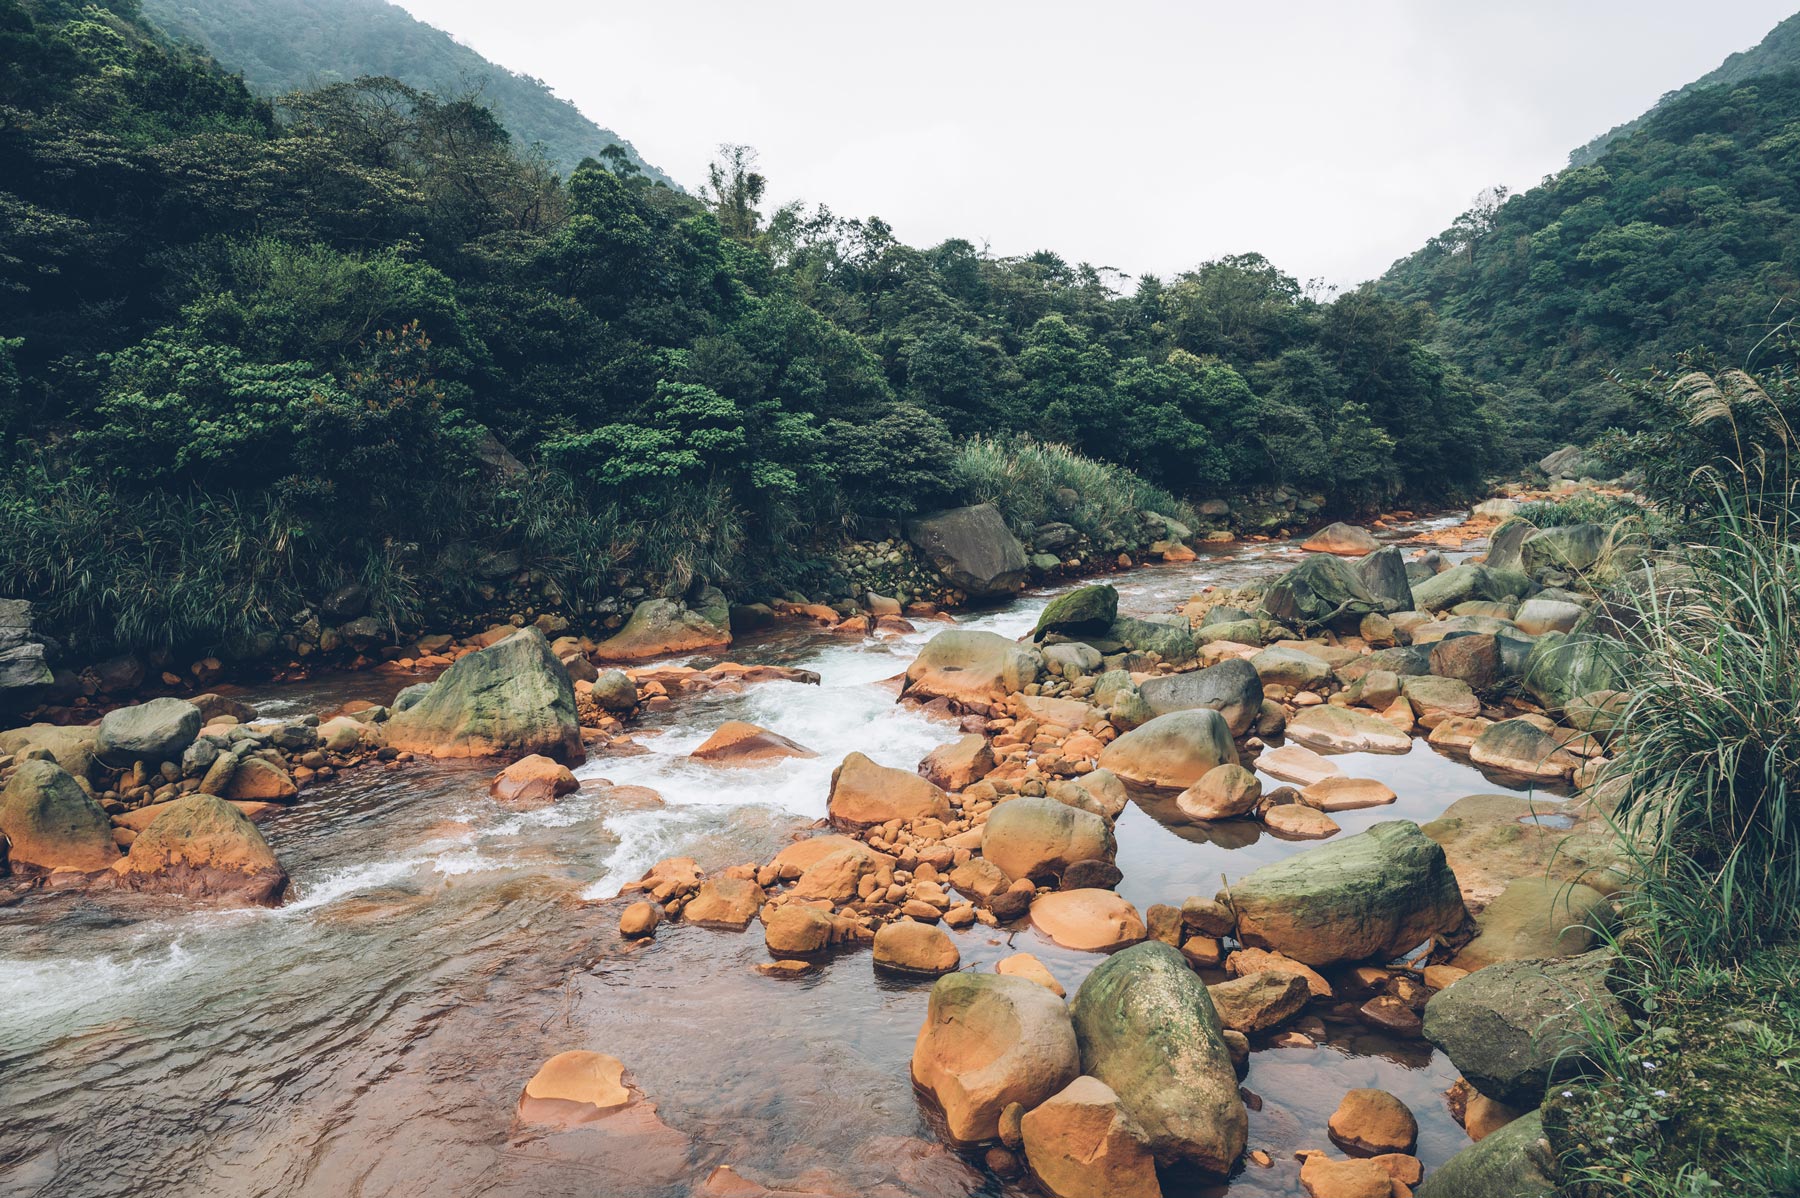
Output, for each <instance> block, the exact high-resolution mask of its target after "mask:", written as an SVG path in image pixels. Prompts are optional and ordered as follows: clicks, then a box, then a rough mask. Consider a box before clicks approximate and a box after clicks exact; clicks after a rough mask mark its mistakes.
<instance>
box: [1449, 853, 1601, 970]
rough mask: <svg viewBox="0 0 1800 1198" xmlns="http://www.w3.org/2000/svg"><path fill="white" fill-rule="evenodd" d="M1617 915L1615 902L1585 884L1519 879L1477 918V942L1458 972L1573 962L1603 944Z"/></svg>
mask: <svg viewBox="0 0 1800 1198" xmlns="http://www.w3.org/2000/svg"><path fill="white" fill-rule="evenodd" d="M1616 919H1617V916H1616V913H1615V912H1614V911H1613V906H1612V902H1611V900H1609V899H1608V898H1607V897H1606V896H1605V895H1604V894H1601V893H1600V892H1599V891H1598V890H1596V889H1594V888H1593V887H1592V886H1588V885H1585V884H1583V883H1581V882H1558V881H1555V880H1552V879H1550V878H1547V877H1543V876H1541V875H1540V876H1536V877H1529V878H1518V879H1515V880H1514V881H1513V882H1511V883H1510V884H1509V885H1508V886H1507V887H1506V889H1505V890H1502V891H1501V892H1500V894H1499V895H1498V896H1497V897H1496V898H1495V899H1494V901H1493V902H1491V903H1489V904H1488V905H1487V906H1486V907H1485V908H1484V909H1483V910H1482V912H1481V914H1480V915H1478V916H1476V918H1475V924H1476V927H1478V928H1479V929H1480V931H1478V932H1477V933H1476V936H1475V939H1473V940H1471V941H1469V943H1467V944H1465V945H1463V947H1462V951H1461V952H1459V953H1457V954H1456V966H1457V968H1458V969H1468V970H1476V969H1484V968H1486V967H1487V966H1489V965H1492V964H1494V963H1495V962H1498V961H1519V960H1527V959H1535V958H1546V957H1572V956H1575V955H1577V954H1580V953H1585V952H1587V951H1588V950H1589V949H1591V948H1593V947H1595V945H1597V944H1598V943H1599V942H1600V938H1601V936H1602V935H1603V934H1604V933H1605V932H1607V931H1608V930H1610V929H1611V928H1612V926H1613V924H1614V923H1615V922H1616Z"/></svg>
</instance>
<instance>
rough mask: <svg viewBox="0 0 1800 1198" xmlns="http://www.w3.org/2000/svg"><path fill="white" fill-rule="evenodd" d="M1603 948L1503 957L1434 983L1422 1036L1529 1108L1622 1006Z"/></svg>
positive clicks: (1569, 1072) (1469, 1073)
mask: <svg viewBox="0 0 1800 1198" xmlns="http://www.w3.org/2000/svg"><path fill="white" fill-rule="evenodd" d="M1612 962H1613V954H1612V952H1611V950H1608V949H1595V950H1594V951H1593V952H1588V953H1583V954H1582V955H1580V956H1578V957H1570V958H1568V959H1566V960H1542V959H1532V960H1523V961H1503V962H1500V963H1499V964H1496V965H1490V966H1488V967H1487V968H1485V969H1481V970H1477V971H1476V972H1474V973H1471V974H1470V975H1469V976H1468V977H1466V978H1461V979H1458V981H1457V982H1456V984H1455V985H1453V986H1450V987H1449V988H1447V989H1444V990H1440V991H1438V992H1437V993H1436V994H1434V995H1432V996H1431V1001H1430V1002H1428V1003H1426V1004H1425V1038H1426V1039H1427V1040H1430V1041H1431V1042H1432V1043H1433V1044H1435V1045H1437V1046H1438V1047H1439V1048H1440V1049H1442V1050H1443V1051H1444V1054H1445V1055H1446V1056H1448V1057H1449V1058H1450V1061H1451V1063H1452V1064H1454V1065H1455V1066H1456V1067H1457V1069H1459V1070H1461V1072H1462V1075H1463V1076H1464V1077H1466V1078H1468V1079H1469V1083H1470V1084H1471V1085H1473V1086H1474V1087H1475V1088H1476V1089H1477V1090H1480V1091H1481V1092H1482V1093H1483V1094H1486V1095H1487V1096H1488V1097H1489V1098H1492V1099H1493V1100H1494V1101H1496V1102H1502V1103H1505V1104H1506V1105H1507V1106H1510V1107H1513V1108H1515V1109H1518V1110H1528V1109H1530V1108H1532V1107H1535V1106H1537V1105H1538V1103H1540V1102H1542V1101H1543V1100H1544V1090H1545V1088H1546V1087H1548V1086H1549V1084H1550V1083H1551V1082H1553V1081H1562V1080H1564V1079H1566V1078H1571V1077H1576V1076H1578V1075H1580V1074H1581V1073H1582V1072H1583V1069H1584V1068H1585V1064H1584V1061H1583V1058H1582V1055H1581V1051H1580V1050H1581V1049H1582V1047H1583V1046H1584V1045H1586V1044H1587V1043H1589V1039H1588V1037H1589V1030H1590V1028H1592V1027H1596V1026H1605V1025H1612V1026H1615V1027H1617V1026H1620V1025H1622V1024H1623V1023H1624V1022H1625V1010H1624V1008H1623V1007H1622V1006H1621V1005H1620V1004H1619V1000H1618V999H1617V998H1615V997H1614V996H1613V993H1612V991H1611V990H1609V989H1607V985H1606V979H1607V973H1608V971H1609V970H1610V968H1611V966H1612Z"/></svg>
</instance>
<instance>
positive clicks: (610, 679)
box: [593, 670, 638, 714]
mask: <svg viewBox="0 0 1800 1198" xmlns="http://www.w3.org/2000/svg"><path fill="white" fill-rule="evenodd" d="M593 687H594V689H593V695H594V702H595V703H597V704H598V705H599V706H600V710H602V711H610V712H614V713H615V714H616V713H618V712H622V711H630V710H631V709H632V708H634V707H636V706H637V702H638V691H637V683H635V682H633V681H632V680H631V675H629V674H627V673H626V672H625V671H624V670H601V671H600V672H599V673H598V674H596V675H595V677H594V683H593Z"/></svg>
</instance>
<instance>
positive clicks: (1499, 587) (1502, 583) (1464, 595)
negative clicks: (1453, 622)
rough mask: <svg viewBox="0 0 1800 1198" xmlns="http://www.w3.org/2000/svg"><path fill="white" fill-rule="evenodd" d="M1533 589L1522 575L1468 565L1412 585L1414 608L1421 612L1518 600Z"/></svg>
mask: <svg viewBox="0 0 1800 1198" xmlns="http://www.w3.org/2000/svg"><path fill="white" fill-rule="evenodd" d="M1530 589H1531V580H1530V579H1529V578H1526V577H1525V576H1524V575H1522V574H1514V573H1511V572H1510V571H1505V570H1495V569H1492V568H1490V567H1488V566H1481V565H1476V564H1475V563H1473V562H1464V563H1463V564H1462V565H1460V566H1451V567H1450V568H1449V569H1448V570H1445V571H1444V572H1443V573H1442V574H1435V575H1433V576H1432V577H1430V578H1427V579H1425V580H1424V581H1422V582H1415V583H1413V584H1412V595H1413V605H1414V606H1415V607H1417V608H1418V609H1419V610H1420V611H1429V612H1440V611H1449V610H1450V609H1451V608H1453V607H1455V606H1456V605H1457V604H1459V603H1473V602H1486V603H1500V602H1505V601H1508V600H1516V599H1518V598H1519V597H1520V596H1521V595H1523V594H1524V593H1525V592H1526V591H1528V590H1530Z"/></svg>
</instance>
